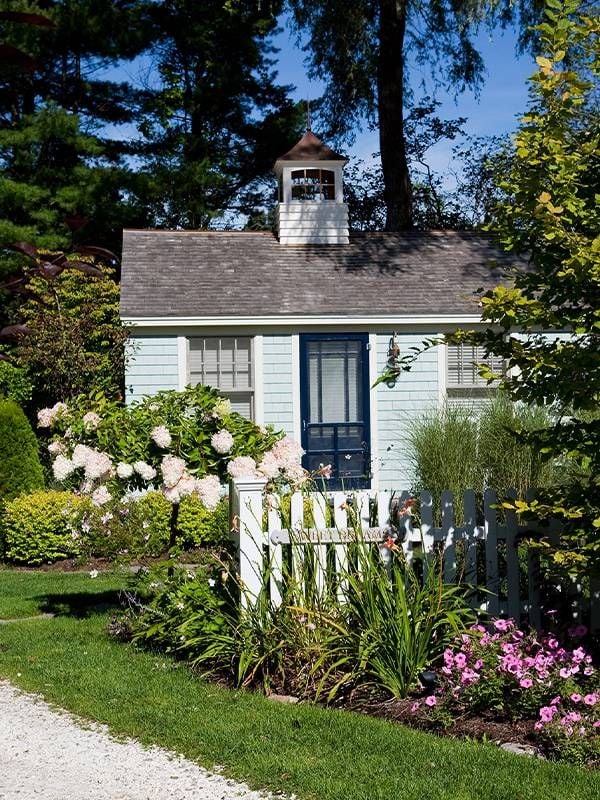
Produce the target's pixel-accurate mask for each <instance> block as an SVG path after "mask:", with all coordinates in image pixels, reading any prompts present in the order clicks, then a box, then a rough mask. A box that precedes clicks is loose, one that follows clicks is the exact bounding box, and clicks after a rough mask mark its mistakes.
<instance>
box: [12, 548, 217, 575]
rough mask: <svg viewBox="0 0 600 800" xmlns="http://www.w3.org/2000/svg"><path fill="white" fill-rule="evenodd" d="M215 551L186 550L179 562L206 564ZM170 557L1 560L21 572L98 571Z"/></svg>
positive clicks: (134, 566)
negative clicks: (29, 562) (49, 561)
mask: <svg viewBox="0 0 600 800" xmlns="http://www.w3.org/2000/svg"><path fill="white" fill-rule="evenodd" d="M209 552H214V550H209V549H208V548H206V549H203V548H199V549H197V550H186V551H185V552H184V553H182V554H181V555H180V556H179V558H178V559H177V560H178V563H180V564H182V565H184V566H187V565H193V566H196V565H199V564H205V563H206V560H207V553H209ZM166 559H168V554H167V553H165V554H163V555H161V556H152V557H150V556H144V557H143V558H131V559H129V558H124V557H119V558H118V559H117V558H86V559H81V558H65V559H63V560H62V561H55V562H54V563H52V564H37V565H35V566H26V565H23V564H10V563H8V562H0V563H1V564H2V566H5V567H9V568H10V569H14V570H18V571H20V572H87V571H89V570H93V569H96V570H98V572H111V571H112V570H114V568H115V567H120V566H122V567H126V568H127V569H131V570H132V571H135V570H137V569H139V568H140V567H146V568H151V567H155V566H158V565H159V564H161V563H163V562H164V561H165V560H166Z"/></svg>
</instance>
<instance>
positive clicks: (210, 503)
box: [196, 475, 221, 511]
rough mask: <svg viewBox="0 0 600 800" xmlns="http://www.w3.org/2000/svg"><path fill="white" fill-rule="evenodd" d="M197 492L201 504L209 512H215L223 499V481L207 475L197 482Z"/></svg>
mask: <svg viewBox="0 0 600 800" xmlns="http://www.w3.org/2000/svg"><path fill="white" fill-rule="evenodd" d="M196 492H197V493H198V497H199V498H200V502H201V503H202V505H203V506H205V508H207V509H208V510H209V511H214V510H215V508H216V507H217V506H218V505H219V501H220V499H221V481H220V480H219V479H218V478H217V476H216V475H207V476H206V477H205V478H200V479H199V480H197V481H196Z"/></svg>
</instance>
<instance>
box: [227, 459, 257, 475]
mask: <svg viewBox="0 0 600 800" xmlns="http://www.w3.org/2000/svg"><path fill="white" fill-rule="evenodd" d="M227 472H228V473H229V474H230V475H231V477H232V478H256V477H259V475H258V473H257V472H256V461H255V460H254V459H253V458H251V457H250V456H238V457H237V458H234V459H232V460H231V461H230V462H229V464H227Z"/></svg>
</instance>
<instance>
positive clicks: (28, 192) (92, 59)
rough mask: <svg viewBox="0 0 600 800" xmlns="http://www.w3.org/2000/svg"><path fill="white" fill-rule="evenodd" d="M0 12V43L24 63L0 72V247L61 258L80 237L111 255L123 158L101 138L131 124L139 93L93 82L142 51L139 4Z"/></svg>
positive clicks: (81, 0) (81, 2)
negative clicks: (37, 21)
mask: <svg viewBox="0 0 600 800" xmlns="http://www.w3.org/2000/svg"><path fill="white" fill-rule="evenodd" d="M15 11H20V12H23V11H28V12H29V11H31V12H34V13H35V14H36V15H38V16H39V17H46V18H47V19H48V20H49V21H50V23H51V25H48V26H43V27H42V26H40V25H30V24H27V17H25V18H23V17H22V16H20V15H19V14H14V17H12V18H11V16H12V14H11V12H15ZM0 12H4V13H3V14H2V16H1V17H0V41H2V43H3V44H4V45H5V46H7V47H9V49H10V48H12V49H13V51H16V52H19V53H22V54H24V55H25V57H26V58H28V59H29V61H28V62H27V60H23V59H21V60H20V61H18V60H17V61H13V62H11V61H5V62H4V63H3V64H2V68H1V69H0V170H1V176H0V244H2V243H9V242H11V241H15V240H23V239H26V240H29V241H34V242H35V243H36V244H38V245H40V246H45V247H49V248H60V247H65V246H67V244H68V243H69V242H70V239H71V231H72V230H73V229H75V230H78V229H80V230H79V233H77V234H76V238H77V237H79V238H80V239H81V238H87V239H88V240H89V239H94V240H95V241H97V242H98V243H100V244H104V245H109V246H115V245H116V244H117V242H118V238H119V234H120V231H119V229H120V227H121V226H122V218H123V217H125V218H127V214H128V204H127V202H126V201H127V199H128V197H130V196H131V193H130V192H128V191H127V189H128V182H129V175H128V170H127V169H126V165H125V163H124V161H123V158H124V157H125V156H126V155H127V153H128V150H129V148H128V145H127V143H126V142H124V141H122V137H121V138H120V137H119V135H118V133H117V135H113V136H110V135H108V134H107V131H108V130H109V128H108V126H118V125H123V124H128V123H131V122H132V121H133V119H134V116H135V113H136V105H137V102H138V101H139V92H137V91H136V90H134V89H133V87H131V86H130V85H128V84H127V83H125V82H114V81H109V80H105V79H102V78H99V77H96V76H97V75H101V74H102V72H103V71H104V70H105V69H106V68H107V67H108V66H110V65H112V64H113V63H115V62H116V61H117V60H118V59H122V58H132V57H133V56H135V55H136V54H137V53H138V52H140V51H141V49H143V47H144V46H145V44H146V43H147V39H146V32H147V30H148V28H147V26H145V25H144V7H143V4H142V3H139V2H136V1H135V0H120V1H119V2H116V3H96V2H93V0H56V2H51V1H50V0H39V2H24V0H16V1H15V2H11V1H10V0H2V1H1V2H0ZM138 210H139V209H135V212H136V214H137V212H138ZM138 216H139V215H138Z"/></svg>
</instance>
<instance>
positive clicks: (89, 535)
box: [74, 492, 229, 558]
mask: <svg viewBox="0 0 600 800" xmlns="http://www.w3.org/2000/svg"><path fill="white" fill-rule="evenodd" d="M171 509H172V505H171V503H169V501H168V500H167V499H166V498H165V497H164V496H163V495H162V494H161V493H160V492H147V493H146V494H144V495H142V496H141V497H136V498H129V499H124V500H113V501H111V502H109V503H107V504H106V505H103V506H101V507H97V506H94V505H93V503H91V502H90V501H89V499H88V498H85V500H84V501H83V500H82V502H81V503H80V505H79V506H78V515H77V520H76V522H75V523H74V524H75V527H76V528H77V530H78V531H79V532H80V534H81V543H82V544H81V546H82V552H85V554H86V555H89V556H101V557H106V558H115V557H119V556H128V557H130V558H136V557H143V556H159V555H162V554H163V553H165V552H166V551H167V550H168V548H169V533H170V517H171ZM178 528H179V532H180V536H179V539H178V542H177V544H178V546H179V547H181V548H183V549H188V548H190V547H197V546H202V545H206V544H222V543H224V542H225V541H226V539H228V538H229V504H228V502H227V500H225V499H224V500H222V501H221V502H220V503H219V504H218V506H217V507H216V509H215V510H214V511H209V510H208V509H207V508H205V507H204V506H203V505H202V503H201V502H200V500H199V499H198V498H196V497H194V496H191V497H186V498H185V499H184V500H183V501H182V503H181V508H180V514H179V522H178Z"/></svg>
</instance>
